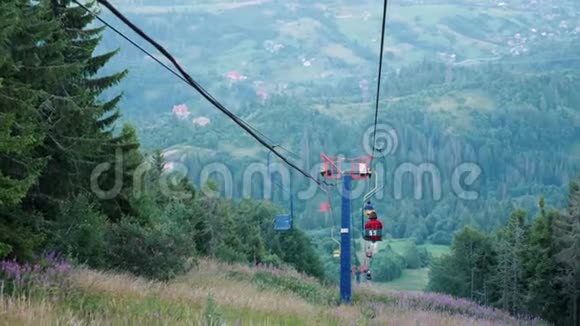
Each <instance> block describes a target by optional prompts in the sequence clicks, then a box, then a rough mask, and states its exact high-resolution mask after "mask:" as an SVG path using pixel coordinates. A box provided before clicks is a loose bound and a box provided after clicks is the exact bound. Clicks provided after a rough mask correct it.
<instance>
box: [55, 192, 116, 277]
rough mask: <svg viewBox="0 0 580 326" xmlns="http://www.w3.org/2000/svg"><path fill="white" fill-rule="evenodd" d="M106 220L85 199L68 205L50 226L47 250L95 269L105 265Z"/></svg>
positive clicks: (71, 201) (67, 203)
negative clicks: (49, 249)
mask: <svg viewBox="0 0 580 326" xmlns="http://www.w3.org/2000/svg"><path fill="white" fill-rule="evenodd" d="M106 230H107V220H106V217H105V216H104V215H102V214H101V213H100V212H99V211H98V210H97V209H96V207H95V205H93V204H92V203H91V202H90V201H89V199H88V198H87V197H85V196H82V195H81V196H78V197H76V198H74V199H72V200H68V201H66V202H65V203H64V204H63V205H62V207H61V209H60V213H59V215H58V216H57V217H56V220H55V221H54V222H53V223H51V224H50V225H49V231H48V233H49V234H50V238H49V243H48V247H49V248H51V249H53V250H55V251H57V252H59V253H61V254H62V255H65V256H67V257H69V258H71V259H73V260H75V261H77V262H80V263H83V264H87V265H89V266H92V267H101V266H103V265H104V261H103V258H104V251H105V232H106Z"/></svg>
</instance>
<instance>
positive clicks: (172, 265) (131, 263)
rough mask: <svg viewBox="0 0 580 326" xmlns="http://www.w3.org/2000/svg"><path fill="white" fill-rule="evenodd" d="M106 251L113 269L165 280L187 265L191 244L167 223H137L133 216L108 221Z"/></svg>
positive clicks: (191, 250) (184, 269) (191, 242)
mask: <svg viewBox="0 0 580 326" xmlns="http://www.w3.org/2000/svg"><path fill="white" fill-rule="evenodd" d="M106 253H107V262H108V263H109V264H110V266H109V267H111V268H113V269H116V270H121V271H129V272H131V273H133V274H135V275H139V276H144V277H148V278H153V279H160V280H168V279H170V278H172V277H174V276H176V275H178V274H181V273H183V272H185V271H186V270H187V269H188V268H189V264H190V260H191V258H193V257H194V255H195V245H194V242H193V240H192V239H191V237H189V235H188V234H184V232H183V231H182V230H181V231H180V229H179V228H177V227H175V226H172V225H171V223H170V224H169V225H166V224H160V225H154V226H141V225H139V224H138V223H136V221H135V220H134V219H133V218H125V219H123V221H121V222H120V223H119V224H115V225H111V229H110V231H109V234H108V237H107V252H106Z"/></svg>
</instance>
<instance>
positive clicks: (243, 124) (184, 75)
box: [73, 0, 321, 185]
mask: <svg viewBox="0 0 580 326" xmlns="http://www.w3.org/2000/svg"><path fill="white" fill-rule="evenodd" d="M73 1H74V2H75V3H76V4H77V5H79V6H80V7H82V8H83V9H85V10H86V11H88V12H89V13H91V14H92V15H93V16H94V17H96V18H97V19H98V20H99V21H101V22H102V23H103V24H105V25H107V26H108V27H110V28H112V26H111V25H110V24H108V23H106V22H105V21H104V20H103V19H101V18H100V17H99V16H98V15H97V14H95V13H94V12H92V11H91V10H90V9H89V8H87V7H86V6H85V5H83V4H81V3H80V2H79V1H78V0H73ZM97 2H98V3H100V4H102V5H103V6H105V7H106V8H107V9H109V10H110V11H111V13H113V14H114V15H115V16H116V17H117V18H118V19H120V20H121V21H122V22H123V23H124V24H125V25H127V26H128V27H129V28H131V30H133V31H134V32H135V33H137V34H138V35H139V36H141V37H142V38H143V39H145V40H146V41H147V42H148V43H150V44H151V45H153V46H154V47H155V48H156V49H157V50H158V51H159V52H161V53H162V54H163V56H165V57H166V58H167V59H168V60H169V61H170V62H171V63H172V64H173V65H174V66H175V68H177V70H178V71H179V73H180V74H181V77H182V78H180V79H184V80H185V81H186V82H187V84H188V85H190V86H191V87H193V88H194V89H195V90H196V91H197V92H198V93H200V94H201V95H202V96H203V97H204V98H205V99H206V100H207V101H208V102H210V103H211V104H212V105H213V106H214V107H215V108H217V109H218V110H220V111H221V112H222V113H224V114H225V115H226V116H228V117H229V118H230V119H231V120H233V121H234V122H235V123H236V124H237V125H238V126H240V127H241V128H242V129H243V130H244V131H246V132H247V133H248V134H250V135H251V136H252V137H253V138H254V139H255V140H257V141H258V142H259V143H260V144H261V145H262V146H264V147H266V148H268V149H269V150H270V151H271V152H272V153H274V154H275V155H276V156H278V157H279V158H280V159H281V160H282V161H284V163H286V164H287V165H288V166H290V167H292V168H293V169H295V170H296V171H298V172H300V173H301V174H302V175H304V176H305V177H306V178H309V179H311V180H312V181H314V182H315V183H316V184H317V185H321V182H320V181H318V180H317V179H316V178H314V177H313V176H312V175H310V174H308V173H307V172H305V171H303V170H302V169H301V168H299V167H298V166H296V165H295V164H294V163H292V162H290V161H289V160H288V159H287V158H285V157H284V156H283V155H282V154H280V153H279V152H278V151H276V150H275V149H274V148H273V147H272V146H271V145H269V144H268V143H266V142H265V141H264V140H263V139H262V137H259V136H258V135H257V134H256V132H255V131H254V130H252V128H250V127H248V124H247V123H246V122H245V121H242V120H241V119H240V118H239V117H238V116H236V115H235V114H233V113H232V112H231V111H229V110H228V109H227V108H226V107H225V106H224V105H223V104H221V103H220V102H219V101H218V100H217V99H215V98H214V97H213V96H212V95H211V94H210V93H209V92H207V91H206V90H205V89H204V88H203V87H202V86H201V85H199V84H198V83H197V82H196V81H195V80H194V79H193V78H191V76H190V75H189V74H187V72H185V70H184V69H183V68H182V67H181V65H180V64H179V63H177V61H176V60H175V58H174V57H173V56H172V55H171V54H170V53H169V52H168V51H167V50H166V49H165V48H164V47H162V46H161V45H160V44H159V43H157V42H156V41H155V40H153V39H152V38H151V37H149V36H148V35H147V34H146V33H145V32H143V31H142V30H141V29H139V28H138V27H137V26H136V25H135V24H133V23H132V22H131V21H130V20H129V19H128V18H126V17H125V16H124V15H123V14H122V13H120V12H119V11H118V10H117V9H116V8H115V7H114V6H113V5H111V4H110V3H109V2H108V1H107V0H97ZM115 31H116V32H117V33H118V34H120V35H121V34H123V33H121V32H120V31H118V30H115ZM123 38H125V39H128V37H126V36H123ZM131 44H133V45H135V44H136V43H135V42H131ZM139 48H141V47H139ZM141 49H142V48H141ZM144 53H145V52H144ZM146 54H147V53H146ZM156 61H157V62H159V63H161V62H160V60H156ZM163 65H164V66H166V65H165V64H163ZM167 68H169V67H167ZM170 70H171V69H170ZM174 73H175V74H177V73H176V72H174Z"/></svg>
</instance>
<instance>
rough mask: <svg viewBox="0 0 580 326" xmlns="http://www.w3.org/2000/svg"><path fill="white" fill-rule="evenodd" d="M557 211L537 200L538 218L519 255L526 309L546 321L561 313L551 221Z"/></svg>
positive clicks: (555, 216) (556, 214)
mask: <svg viewBox="0 0 580 326" xmlns="http://www.w3.org/2000/svg"><path fill="white" fill-rule="evenodd" d="M557 218H558V212H556V211H549V212H546V211H545V209H544V201H543V198H542V199H541V200H540V216H538V217H537V218H536V219H535V220H534V222H533V224H532V226H531V228H530V234H529V238H528V240H527V244H526V247H525V249H524V252H523V258H522V259H523V264H524V273H525V275H524V277H525V280H526V284H527V293H526V297H525V305H526V310H527V311H528V312H529V313H532V314H535V315H539V316H541V317H542V318H545V319H547V320H551V321H555V320H557V318H558V317H559V316H560V315H561V314H562V313H563V312H565V311H562V304H561V299H560V298H559V293H558V289H557V284H556V282H555V281H556V275H557V262H556V259H555V256H554V254H555V249H556V244H555V241H556V239H555V237H554V227H553V226H554V220H555V219H557Z"/></svg>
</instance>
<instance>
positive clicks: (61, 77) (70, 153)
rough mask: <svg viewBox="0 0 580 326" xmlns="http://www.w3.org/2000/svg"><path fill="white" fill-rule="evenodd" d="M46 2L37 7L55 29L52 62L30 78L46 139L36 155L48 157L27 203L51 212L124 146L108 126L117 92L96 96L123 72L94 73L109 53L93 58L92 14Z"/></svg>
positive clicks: (95, 40) (112, 160) (85, 187)
mask: <svg viewBox="0 0 580 326" xmlns="http://www.w3.org/2000/svg"><path fill="white" fill-rule="evenodd" d="M52 5H53V3H52V2H50V1H47V0H45V1H42V2H41V3H40V5H39V7H40V8H43V9H44V13H45V15H46V20H49V21H54V22H56V23H57V24H58V25H59V27H60V28H59V29H58V30H57V31H54V32H53V33H52V34H51V35H50V43H48V42H47V43H48V44H51V46H49V48H50V49H51V50H54V51H53V52H54V54H53V57H54V58H55V61H57V62H55V63H53V64H52V65H51V66H46V67H42V68H44V69H41V70H40V73H46V75H47V78H35V79H34V81H35V82H38V87H42V89H43V90H44V91H45V94H46V95H45V96H44V98H43V99H42V100H43V101H44V106H43V107H42V109H43V111H44V112H42V113H43V115H44V116H46V117H47V118H46V119H44V121H43V122H44V128H45V130H47V138H46V141H45V143H44V146H43V148H42V150H41V151H40V154H41V155H44V156H48V157H50V160H49V161H48V166H47V168H46V169H45V171H44V173H43V174H42V176H41V177H40V180H39V185H38V187H37V188H36V189H35V191H34V193H33V194H32V195H33V197H35V198H36V200H35V201H31V202H30V204H32V205H33V207H36V208H39V209H40V210H43V211H51V210H53V209H54V208H55V205H54V204H55V203H58V202H60V201H62V200H63V199H65V198H68V197H69V196H71V195H72V194H74V193H76V192H79V191H86V192H88V191H90V181H91V180H90V175H91V172H93V171H94V169H95V167H97V166H98V165H99V164H101V163H110V164H113V165H114V164H115V158H116V157H115V153H116V152H117V150H116V149H117V147H122V146H125V145H126V144H125V143H124V142H123V136H119V137H117V138H114V137H113V130H112V126H113V125H114V123H115V122H116V121H117V119H118V117H119V113H118V111H117V109H116V105H117V104H118V102H119V100H120V96H115V97H114V98H113V99H112V100H109V101H105V102H102V101H101V100H100V99H99V97H100V95H101V94H102V93H103V92H104V91H105V90H106V89H108V88H110V87H111V86H113V85H114V84H116V83H118V82H119V81H120V80H121V78H122V77H123V76H124V75H125V73H126V72H121V73H118V74H114V75H112V76H103V77H95V76H96V75H97V73H98V72H99V70H100V69H101V68H102V67H103V66H104V65H105V64H106V63H107V62H108V61H109V59H110V58H111V57H112V56H113V55H114V54H115V52H111V53H106V54H103V55H98V56H93V53H94V51H95V48H96V47H97V45H98V43H99V41H100V37H99V34H100V33H101V31H102V28H89V27H88V26H89V24H90V23H91V22H92V20H93V17H92V16H91V15H89V14H88V13H86V12H85V11H84V9H82V8H79V7H71V6H67V5H68V2H65V3H60V6H59V7H57V8H56V9H57V10H53V9H54V8H53V7H52ZM88 6H91V4H89V5H88ZM57 45H58V46H57ZM54 67H58V68H57V69H58V70H56V71H55V69H54ZM104 179H105V180H107V179H108V178H104ZM102 188H104V187H102ZM49 215H52V214H49Z"/></svg>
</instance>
